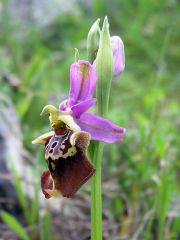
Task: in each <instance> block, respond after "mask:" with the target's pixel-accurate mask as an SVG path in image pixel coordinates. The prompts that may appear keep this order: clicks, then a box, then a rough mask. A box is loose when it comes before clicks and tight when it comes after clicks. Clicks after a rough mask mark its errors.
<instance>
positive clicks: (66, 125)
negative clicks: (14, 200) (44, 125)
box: [32, 19, 126, 198]
mask: <svg viewBox="0 0 180 240" xmlns="http://www.w3.org/2000/svg"><path fill="white" fill-rule="evenodd" d="M98 22H99V20H98V21H97V22H96V24H95V26H96V27H98ZM95 32H96V31H95ZM104 33H105V35H104V36H105V38H106V37H107V38H108V41H106V40H105V41H104V39H105V38H104V37H103V34H104ZM107 33H108V22H107V19H105V24H104V25H103V29H102V32H101V34H100V35H101V38H100V44H99V49H98V53H97V58H96V60H95V61H94V63H93V64H91V63H90V62H88V61H85V60H79V61H76V62H75V63H73V64H72V65H71V66H70V91H69V97H68V99H66V100H64V101H63V102H61V103H60V105H59V109H57V108H55V107H54V106H52V105H47V106H45V107H44V108H43V110H42V113H41V115H44V114H46V113H49V114H50V116H49V120H50V125H51V128H52V130H53V131H51V132H49V133H45V134H43V135H41V136H40V137H38V138H36V139H35V140H34V141H33V142H32V143H33V144H41V145H44V147H45V160H46V163H47V166H48V171H45V172H43V174H42V176H41V188H42V192H43V194H44V195H45V198H50V197H51V196H56V195H58V194H61V195H62V196H63V197H73V196H74V194H75V193H76V192H77V190H78V189H79V188H80V187H81V185H82V184H84V183H85V182H86V181H87V180H88V179H89V178H90V177H91V176H92V175H93V174H94V172H95V168H94V167H93V165H92V164H91V163H90V161H89V160H88V157H87V153H86V152H87V148H88V145H89V141H90V140H96V141H100V142H106V143H114V142H117V141H120V140H121V139H122V138H123V136H124V134H125V132H126V130H125V128H123V127H120V126H118V125H116V124H114V123H112V122H111V121H110V120H108V119H106V118H104V117H101V116H99V115H96V114H93V113H89V112H87V111H88V109H89V108H91V107H92V106H93V105H94V104H95V103H96V100H95V99H94V98H93V95H94V90H95V87H96V81H97V76H98V78H99V81H98V85H99V86H100V85H101V84H102V86H101V87H100V88H99V87H98V86H97V89H100V91H98V94H97V98H98V99H99V101H98V102H103V103H104V105H106V103H107V102H108V101H109V97H108V96H109V90H110V84H109V83H110V81H111V76H113V67H114V76H117V75H118V74H120V73H121V72H122V71H123V69H124V47H123V43H122V41H121V39H120V38H119V37H112V38H111V39H110V38H109V35H107ZM96 37H97V36H96ZM92 39H93V38H92ZM94 42H95V41H94ZM104 43H105V45H103V44H104ZM106 44H107V47H106ZM104 49H106V51H104ZM104 53H105V55H104ZM91 56H93V54H92V55H91ZM103 56H104V57H103ZM105 60H106V61H105ZM95 68H96V70H95ZM103 69H105V72H106V73H104V71H103ZM106 78H108V79H109V80H110V81H109V80H108V81H109V83H107V82H106V81H104V80H106ZM102 80H103V81H102ZM103 87H104V88H103ZM102 89H104V91H103V90H102ZM107 95H108V96H107ZM104 98H105V99H104ZM103 99H104V100H103ZM102 105H103V104H102ZM102 112H103V111H102ZM100 114H101V113H100ZM102 115H103V114H102ZM97 171H99V169H98V168H97ZM98 176H100V174H99V173H98ZM99 179H100V178H99Z"/></svg>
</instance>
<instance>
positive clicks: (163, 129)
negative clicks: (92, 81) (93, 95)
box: [0, 0, 180, 240]
mask: <svg viewBox="0 0 180 240" xmlns="http://www.w3.org/2000/svg"><path fill="white" fill-rule="evenodd" d="M76 4H77V7H78V11H76V10H74V9H73V8H72V9H71V11H69V12H67V13H66V14H60V15H59V16H58V17H56V19H54V21H51V23H49V24H48V25H46V26H45V27H41V28H39V27H38V26H37V25H36V24H35V23H34V24H31V25H29V26H28V27H26V28H25V30H23V31H22V30H20V28H21V24H22V22H16V21H14V20H12V19H11V18H10V17H9V15H8V14H9V13H8V11H7V7H8V5H7V2H6V1H3V2H1V7H2V11H1V18H0V19H1V22H0V24H1V25H0V31H1V34H0V103H1V104H0V106H1V108H2V107H4V108H5V106H6V104H7V103H6V102H7V99H8V101H10V102H12V105H13V106H14V107H15V110H16V113H17V115H18V118H19V120H20V128H21V134H22V137H21V142H22V144H23V149H24V150H26V151H27V152H28V154H31V155H30V156H31V157H30V159H31V169H32V171H33V176H34V177H33V179H32V182H33V186H34V190H33V191H34V194H33V195H32V196H31V197H30V198H29V197H28V196H27V195H26V193H25V191H24V190H23V186H22V185H23V179H20V178H19V177H18V172H17V170H16V162H14V168H12V167H11V173H12V176H13V182H14V183H15V189H16V194H17V201H18V204H19V205H20V209H21V211H22V214H21V217H20V216H19V215H18V214H15V213H14V212H13V214H12V213H8V211H6V210H5V208H4V207H2V209H1V210H3V212H2V211H1V218H2V219H3V221H2V222H1V226H2V229H1V228H0V234H1V235H2V239H26V240H27V239H33V240H34V239H43V240H44V239H46V240H48V239H52V240H54V239H62V240H70V239H72V240H87V239H89V228H90V226H89V204H90V203H89V201H90V194H89V191H90V185H89V184H87V186H85V187H83V188H82V190H81V191H80V192H79V193H78V194H77V196H76V198H75V199H74V200H72V201H70V200H67V201H66V200H62V199H60V200H59V204H63V206H64V207H63V208H61V209H60V210H58V211H57V209H56V210H54V208H55V206H54V205H53V204H54V202H53V203H51V200H49V202H48V203H47V201H46V200H44V199H42V196H41V192H40V190H39V183H38V180H37V179H38V178H40V174H41V172H42V171H43V170H44V169H45V168H46V166H45V164H44V158H43V149H39V148H36V147H34V146H32V145H31V141H32V139H34V138H35V137H36V136H38V135H40V134H42V133H44V132H45V131H47V130H49V125H48V119H46V118H40V116H39V113H40V112H41V110H42V108H43V106H44V105H46V104H47V103H51V104H54V105H56V106H58V104H59V102H60V101H61V100H62V99H65V98H66V96H67V94H68V88H69V66H70V64H71V63H72V62H73V61H74V48H75V47H76V48H78V49H79V51H80V57H81V58H83V59H84V58H86V50H85V47H86V37H87V33H88V30H89V28H90V26H91V25H92V23H93V22H94V21H95V20H96V19H97V18H98V17H100V18H101V19H103V18H104V16H105V15H108V18H109V22H110V30H111V35H114V34H116V35H120V36H121V38H122V39H123V41H124V45H125V54H126V68H125V71H124V73H123V74H122V75H121V76H120V77H119V79H117V80H116V81H114V82H113V86H112V94H111V106H110V111H109V118H110V119H111V120H112V121H114V122H115V123H117V124H119V125H121V126H123V127H126V128H127V135H126V137H125V139H124V141H123V142H120V143H117V144H114V145H108V146H107V147H106V150H105V153H104V161H103V201H104V203H103V204H104V205H103V212H104V216H103V219H104V239H108V240H118V239H119V240H120V239H128V240H129V239H132V240H135V239H136V240H141V239H145V240H146V239H147V240H148V239H149V240H154V239H158V240H162V239H167V240H169V239H176V240H178V239H180V178H179V176H180V175H179V174H180V173H179V171H180V163H179V157H180V155H179V147H180V138H179V133H178V128H179V125H180V119H179V116H178V113H179V100H180V99H179V87H180V81H179V77H180V72H179V57H180V54H179V53H180V45H179V41H180V32H179V24H180V11H179V10H180V9H179V7H180V6H179V3H178V1H176V0H174V1H170V0H169V1H168V0H164V1H156V0H152V1H146V0H138V1H133V0H132V1H130V0H129V1H127V0H121V1H120V0H112V1H108V0H107V1H102V0H99V1H93V2H90V3H89V4H88V5H86V4H83V1H81V2H79V1H77V3H76ZM4 99H6V100H4ZM0 114H2V115H1V117H2V116H3V112H2V111H0ZM7 119H10V120H12V119H13V116H12V115H11V114H9V115H8V117H7ZM6 123H7V121H6ZM15 127H16V122H14V121H13V120H12V121H11V125H10V126H9V128H10V132H11V131H13V128H15ZM0 130H1V128H0ZM6 137H7V136H6ZM16 138H17V139H18V138H20V136H17V135H16ZM12 161H13V157H12ZM24 164H29V163H28V162H27V161H24ZM0 183H1V182H0ZM2 197H4V196H2ZM39 199H41V200H39ZM57 202H58V201H57ZM57 202H56V204H57ZM52 205H53V206H52ZM58 206H59V205H58ZM61 206H62V205H61ZM64 208H66V209H67V211H66V212H63V209H64ZM68 209H69V211H71V210H72V209H75V210H74V211H72V213H71V214H69V212H68ZM9 214H10V215H9ZM65 222H66V224H65ZM4 223H7V224H8V225H5V224H4ZM5 226H7V227H5ZM3 227H4V228H3ZM3 229H5V230H3ZM9 229H13V230H15V232H16V233H15V235H12V234H13V232H11V231H10V232H8V231H9ZM5 231H7V232H8V234H10V235H5ZM1 235H0V236H1ZM7 236H11V237H9V238H8V237H7ZM12 236H13V237H12ZM18 236H19V237H18ZM6 237H7V238H6Z"/></svg>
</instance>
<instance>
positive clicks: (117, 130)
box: [76, 113, 126, 143]
mask: <svg viewBox="0 0 180 240" xmlns="http://www.w3.org/2000/svg"><path fill="white" fill-rule="evenodd" d="M76 122H77V124H78V125H79V126H80V128H81V130H83V131H86V132H89V133H90V134H91V139H92V140H97V141H102V142H106V143H114V142H117V141H120V140H122V138H123V136H124V134H125V132H126V129H125V128H122V127H119V126H117V125H115V124H114V123H112V122H111V121H109V120H107V119H106V118H102V117H100V116H98V115H95V114H91V113H84V114H83V115H81V117H80V119H78V120H77V121H76Z"/></svg>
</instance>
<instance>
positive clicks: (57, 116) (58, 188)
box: [32, 105, 95, 198]
mask: <svg viewBox="0 0 180 240" xmlns="http://www.w3.org/2000/svg"><path fill="white" fill-rule="evenodd" d="M46 113H49V114H50V117H49V120H50V124H51V127H52V128H53V131H51V132H49V133H46V134H43V135H42V136H40V137H38V138H36V139H35V140H34V141H33V142H32V143H33V144H41V145H44V146H45V159H46V162H47V165H48V169H49V171H46V172H43V174H42V176H41V188H42V192H43V193H44V195H45V198H50V197H51V196H56V195H58V194H61V195H62V196H63V197H68V198H69V197H73V195H74V194H75V192H76V191H77V190H78V189H79V188H80V186H81V185H82V184H83V183H85V182H86V181H87V180H88V179H89V178H90V177H91V176H92V174H93V173H94V172H95V169H94V167H93V166H92V164H91V163H90V162H89V160H88V158H87V155H86V151H87V147H88V145H89V140H90V134H89V133H87V132H84V131H81V130H80V127H79V126H78V125H77V124H76V123H75V122H74V120H73V118H72V117H71V116H70V115H63V114H61V113H60V112H59V111H58V109H56V108H55V107H54V106H52V105H47V106H45V107H44V109H43V111H42V113H41V115H44V114H46Z"/></svg>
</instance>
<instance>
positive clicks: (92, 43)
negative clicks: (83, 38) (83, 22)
mask: <svg viewBox="0 0 180 240" xmlns="http://www.w3.org/2000/svg"><path fill="white" fill-rule="evenodd" d="M99 22H100V19H99V18H98V19H97V20H96V22H94V23H93V25H92V27H91V28H90V30H89V33H88V37H87V58H88V61H89V62H91V63H92V62H93V61H94V60H95V58H96V53H97V50H98V46H99V34H100V28H99Z"/></svg>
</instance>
